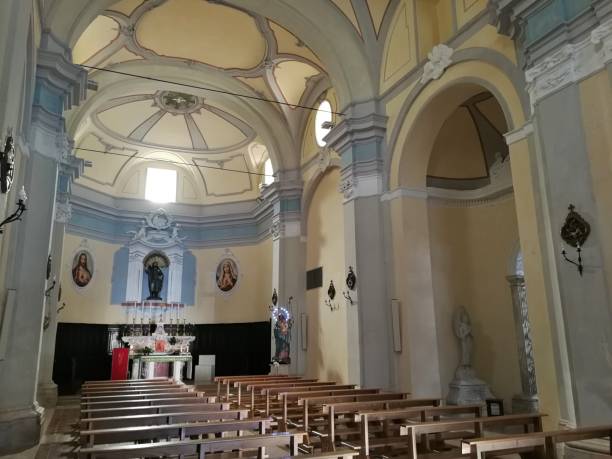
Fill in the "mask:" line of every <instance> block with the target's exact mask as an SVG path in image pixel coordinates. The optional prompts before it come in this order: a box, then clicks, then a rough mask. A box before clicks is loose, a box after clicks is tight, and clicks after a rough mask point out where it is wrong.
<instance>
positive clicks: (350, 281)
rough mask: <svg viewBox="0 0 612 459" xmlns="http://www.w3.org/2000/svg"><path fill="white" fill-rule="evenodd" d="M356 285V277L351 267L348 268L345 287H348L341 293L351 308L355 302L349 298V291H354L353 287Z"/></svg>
mask: <svg viewBox="0 0 612 459" xmlns="http://www.w3.org/2000/svg"><path fill="white" fill-rule="evenodd" d="M356 285H357V276H355V272H354V271H353V267H352V266H349V271H348V274H347V276H346V286H347V287H348V290H345V291H343V292H342V295H343V296H344V298H345V299H346V300H347V301H348V302H349V303H350V304H351V306H353V305H354V304H355V301H354V300H353V297H352V296H351V292H350V291H351V290H355V286H356Z"/></svg>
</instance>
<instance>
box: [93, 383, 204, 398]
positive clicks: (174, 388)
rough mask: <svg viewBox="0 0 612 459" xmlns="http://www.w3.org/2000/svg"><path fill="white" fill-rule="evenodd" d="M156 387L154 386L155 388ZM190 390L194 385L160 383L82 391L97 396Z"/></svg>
mask: <svg viewBox="0 0 612 459" xmlns="http://www.w3.org/2000/svg"><path fill="white" fill-rule="evenodd" d="M153 387H154V388H153ZM189 390H194V389H193V386H177V385H168V386H166V385H161V384H160V385H158V386H146V387H133V388H128V389H126V388H118V389H110V388H107V387H105V388H101V389H87V390H85V391H81V395H82V396H95V395H122V394H126V395H129V394H145V393H149V394H153V393H159V392H167V391H170V392H188V391H189Z"/></svg>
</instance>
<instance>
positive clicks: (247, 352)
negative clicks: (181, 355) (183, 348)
mask: <svg viewBox="0 0 612 459" xmlns="http://www.w3.org/2000/svg"><path fill="white" fill-rule="evenodd" d="M194 335H195V337H196V339H195V341H194V343H193V345H192V347H191V354H192V356H193V364H194V366H195V365H197V364H198V356H199V355H205V354H209V355H210V354H212V355H215V356H216V357H215V375H216V376H232V375H258V374H268V373H269V372H270V366H269V365H270V358H271V356H270V339H271V338H270V322H248V323H237V324H201V325H196V326H195V331H194ZM188 377H191V375H188Z"/></svg>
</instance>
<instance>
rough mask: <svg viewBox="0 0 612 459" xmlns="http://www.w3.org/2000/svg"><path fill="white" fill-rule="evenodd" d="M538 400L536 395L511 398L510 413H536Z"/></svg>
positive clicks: (521, 395) (538, 408)
mask: <svg viewBox="0 0 612 459" xmlns="http://www.w3.org/2000/svg"><path fill="white" fill-rule="evenodd" d="M539 410H540V399H539V398H538V396H537V395H524V394H518V395H515V396H514V397H512V413H513V414H516V413H537V412H538V411H539Z"/></svg>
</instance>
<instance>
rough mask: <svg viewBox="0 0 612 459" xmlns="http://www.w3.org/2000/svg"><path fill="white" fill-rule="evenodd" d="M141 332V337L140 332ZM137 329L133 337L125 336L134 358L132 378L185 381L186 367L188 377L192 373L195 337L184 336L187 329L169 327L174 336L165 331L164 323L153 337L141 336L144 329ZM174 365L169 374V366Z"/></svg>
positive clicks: (177, 326)
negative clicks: (191, 351) (169, 378)
mask: <svg viewBox="0 0 612 459" xmlns="http://www.w3.org/2000/svg"><path fill="white" fill-rule="evenodd" d="M139 329H140V334H138V330H139ZM139 329H134V330H135V331H134V332H133V333H132V335H130V336H124V337H123V338H122V340H123V342H125V343H127V344H128V345H129V347H130V359H132V377H131V378H132V379H141V378H142V377H143V376H144V378H145V379H153V378H155V377H160V376H162V377H170V376H171V377H172V378H173V379H174V380H175V381H182V379H183V367H184V366H185V365H187V374H188V375H189V374H191V365H192V357H191V354H190V352H189V346H190V343H191V342H192V341H193V340H195V337H194V336H188V335H185V330H186V329H185V326H184V325H183V327H182V329H181V327H180V326H179V324H176V325H174V326H173V325H172V324H170V325H169V330H170V332H171V334H168V332H167V331H166V330H165V324H164V323H163V322H162V321H161V317H160V321H159V323H157V324H156V326H155V331H154V332H153V333H151V334H150V335H146V334H142V328H141V327H139ZM170 365H171V366H172V374H171V375H170V374H169V369H168V368H166V367H168V366H170Z"/></svg>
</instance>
